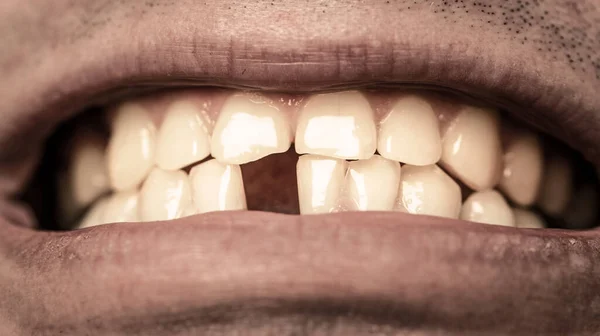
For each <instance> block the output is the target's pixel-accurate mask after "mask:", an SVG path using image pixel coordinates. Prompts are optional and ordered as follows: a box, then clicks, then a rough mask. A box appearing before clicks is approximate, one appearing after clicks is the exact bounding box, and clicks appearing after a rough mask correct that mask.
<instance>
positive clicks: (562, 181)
mask: <svg viewBox="0 0 600 336" xmlns="http://www.w3.org/2000/svg"><path fill="white" fill-rule="evenodd" d="M572 180H573V171H572V168H571V164H570V163H569V160H567V159H566V158H564V157H562V156H558V155H554V156H552V157H550V158H549V159H548V160H547V161H546V164H545V172H544V177H543V179H542V184H541V189H540V193H539V196H538V200H537V201H538V204H539V206H540V208H541V209H542V210H543V211H544V212H545V213H546V214H547V215H550V216H559V215H561V214H562V213H563V212H564V211H565V210H566V208H567V205H568V204H569V200H570V199H571V196H572V193H573V185H572Z"/></svg>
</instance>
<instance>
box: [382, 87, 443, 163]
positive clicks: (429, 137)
mask: <svg viewBox="0 0 600 336" xmlns="http://www.w3.org/2000/svg"><path fill="white" fill-rule="evenodd" d="M377 151H378V152H379V154H381V156H383V157H385V158H387V159H390V160H394V161H400V162H404V163H407V164H411V165H417V166H424V165H430V164H434V163H436V162H438V161H439V159H440V157H441V155H442V140H441V138H440V130H439V125H438V120H437V117H436V115H435V113H434V112H433V108H432V107H431V105H430V104H429V103H428V102H427V101H425V100H424V99H422V98H420V97H418V96H407V97H403V98H400V99H399V100H398V101H397V102H396V104H395V105H394V106H393V107H392V109H391V111H390V113H389V114H388V115H387V116H386V117H385V118H384V119H383V120H382V121H381V125H380V128H379V138H378V144H377Z"/></svg>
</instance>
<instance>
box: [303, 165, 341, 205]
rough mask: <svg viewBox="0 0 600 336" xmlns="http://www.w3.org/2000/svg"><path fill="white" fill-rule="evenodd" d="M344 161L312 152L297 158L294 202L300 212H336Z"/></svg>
mask: <svg viewBox="0 0 600 336" xmlns="http://www.w3.org/2000/svg"><path fill="white" fill-rule="evenodd" d="M346 168H347V163H346V161H344V160H340V159H334V158H326V157H321V156H316V155H303V156H301V157H300V158H299V159H298V164H297V166H296V175H297V180H298V201H299V203H300V213H301V214H318V213H329V212H334V211H338V210H339V209H338V206H339V201H340V195H341V192H342V187H343V186H344V175H345V174H346Z"/></svg>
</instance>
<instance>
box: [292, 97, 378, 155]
mask: <svg viewBox="0 0 600 336" xmlns="http://www.w3.org/2000/svg"><path fill="white" fill-rule="evenodd" d="M297 124H298V126H297V128H296V140H295V146H296V152H297V153H298V154H304V153H309V154H316V155H323V156H330V157H335V158H341V159H368V158H370V157H371V156H373V154H374V153H375V148H376V146H377V131H376V129H375V122H374V119H373V110H372V109H371V105H370V104H369V102H368V101H367V99H366V98H365V97H364V96H363V95H362V93H360V92H358V91H345V92H337V93H327V94H318V95H314V96H312V97H311V98H310V99H309V100H308V102H307V103H306V105H305V106H304V108H303V109H302V111H301V112H300V116H299V117H298V123H297Z"/></svg>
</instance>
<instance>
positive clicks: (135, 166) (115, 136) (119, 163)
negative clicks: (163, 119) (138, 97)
mask: <svg viewBox="0 0 600 336" xmlns="http://www.w3.org/2000/svg"><path fill="white" fill-rule="evenodd" d="M112 125H113V128H112V136H111V138H110V141H109V143H108V148H107V160H108V175H109V178H110V183H111V186H112V187H113V188H114V189H115V190H118V191H123V190H128V189H133V188H135V187H136V186H138V185H139V184H140V183H141V182H142V181H143V180H144V178H145V177H146V176H147V175H148V173H149V172H150V170H151V169H152V164H153V161H154V146H155V137H156V130H155V127H154V124H153V123H152V120H150V118H149V116H148V114H147V112H146V110H145V109H144V108H143V107H141V106H139V105H135V104H125V105H123V106H121V107H120V108H119V109H118V110H117V112H116V114H115V115H114V119H113V123H112Z"/></svg>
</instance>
